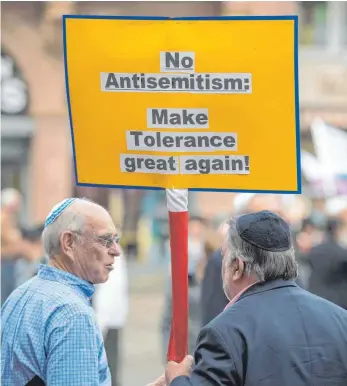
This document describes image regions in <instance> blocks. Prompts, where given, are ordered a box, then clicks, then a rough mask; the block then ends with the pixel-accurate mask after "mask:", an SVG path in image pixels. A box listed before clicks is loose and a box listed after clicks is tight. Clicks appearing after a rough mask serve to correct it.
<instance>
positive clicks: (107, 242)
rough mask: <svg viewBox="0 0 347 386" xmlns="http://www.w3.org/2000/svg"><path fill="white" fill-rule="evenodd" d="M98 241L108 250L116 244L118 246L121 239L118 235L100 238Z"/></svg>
mask: <svg viewBox="0 0 347 386" xmlns="http://www.w3.org/2000/svg"><path fill="white" fill-rule="evenodd" d="M96 240H97V241H98V242H99V243H100V244H101V245H102V246H104V247H106V248H111V247H112V245H113V244H114V243H115V244H117V245H119V243H120V237H119V236H117V235H116V236H112V235H107V236H98V237H97V238H96Z"/></svg>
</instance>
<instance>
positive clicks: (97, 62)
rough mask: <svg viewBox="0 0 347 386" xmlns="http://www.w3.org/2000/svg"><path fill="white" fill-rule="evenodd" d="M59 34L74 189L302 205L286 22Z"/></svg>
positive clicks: (97, 26) (174, 22)
mask: <svg viewBox="0 0 347 386" xmlns="http://www.w3.org/2000/svg"><path fill="white" fill-rule="evenodd" d="M63 24H64V51H65V72H66V84H67V94H68V105H69V113H70V123H71V130H72V138H73V150H74V158H75V170H76V179H77V183H78V184H81V185H96V186H118V187H129V186H131V187H144V188H176V189H185V188H190V189H195V190H230V191H247V192H251V191H262V192H293V193H300V191H301V183H300V137H299V136H300V130H299V108H298V105H299V101H298V71H297V67H298V52H297V51H298V42H297V38H298V36H297V17H296V16H282V17H275V16H274V17H221V18H176V19H169V18H160V17H158V18H155V17H153V18H137V17H134V18H122V17H111V16H105V17H102V16H75V15H70V16H64V21H63Z"/></svg>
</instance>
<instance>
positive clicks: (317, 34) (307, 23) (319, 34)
mask: <svg viewBox="0 0 347 386" xmlns="http://www.w3.org/2000/svg"><path fill="white" fill-rule="evenodd" d="M299 25H300V27H299V28H300V30H299V41H300V44H302V45H306V46H325V45H326V44H327V43H328V2H327V1H301V2H300V3H299Z"/></svg>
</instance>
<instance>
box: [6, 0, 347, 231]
mask: <svg viewBox="0 0 347 386" xmlns="http://www.w3.org/2000/svg"><path fill="white" fill-rule="evenodd" d="M69 13H70V14H71V13H73V14H76V13H77V14H106V15H107V14H116V15H144V16H145V15H147V16H149V15H154V16H156V15H158V16H159V15H167V16H218V15H273V14H299V15H300V56H299V58H300V71H299V79H300V107H301V131H302V144H303V147H305V148H307V149H308V150H312V141H311V138H310V132H309V127H310V123H311V122H312V120H313V119H314V118H315V117H316V116H321V117H322V118H323V119H325V120H326V121H327V122H328V123H330V124H332V125H335V126H337V127H342V128H345V129H347V4H346V2H324V1H323V2H315V1H313V2H160V1H156V2H102V1H98V2H75V3H74V2H4V3H2V40H1V47H2V50H3V51H2V68H3V69H4V68H5V69H7V70H8V71H7V72H6V73H5V74H4V71H2V80H1V81H2V155H1V161H2V181H1V183H2V187H5V186H15V187H17V188H18V189H20V190H21V191H22V193H23V194H24V198H25V199H24V202H25V206H24V211H23V213H24V214H23V216H24V218H25V220H26V222H29V223H39V222H42V221H43V220H44V218H45V216H46V214H47V213H48V211H49V210H50V208H51V207H52V205H54V204H55V203H56V202H57V201H59V200H61V199H63V198H65V197H67V196H70V195H72V194H78V195H86V196H88V197H91V198H93V199H95V200H97V201H99V202H102V203H103V204H104V205H106V206H111V207H112V208H115V209H114V210H115V212H116V214H115V216H118V217H119V218H117V221H118V222H119V223H121V222H122V221H123V220H124V218H123V217H122V216H123V215H122V214H120V213H119V209H120V207H121V205H120V203H121V202H122V201H123V199H124V200H125V202H126V203H127V207H131V208H132V213H134V214H133V215H132V216H130V217H133V218H132V219H130V220H129V221H130V224H128V225H126V226H125V228H129V229H130V228H132V227H133V226H134V224H136V216H138V213H140V207H139V205H140V202H141V200H140V198H141V197H139V195H138V194H134V193H131V192H130V193H129V192H126V191H125V192H120V191H119V190H117V191H116V190H113V191H112V192H111V193H110V190H107V189H96V188H89V189H87V188H84V189H82V188H76V187H75V183H74V176H73V164H72V149H71V141H70V129H69V122H68V114H67V106H66V95H65V80H64V66H63V52H62V28H61V15H62V14H69ZM5 75H6V77H7V78H6V77H5ZM279 131H280V128H279ZM110 194H111V199H110ZM123 196H124V197H123ZM140 196H141V195H140ZM232 197H233V195H232V194H226V193H194V194H193V196H192V200H191V201H192V203H193V204H194V205H195V210H198V211H200V213H201V214H203V215H206V216H213V215H214V214H216V213H219V212H222V213H223V212H225V211H226V210H229V209H230V206H231V203H232ZM128 217H129V216H128ZM127 221H128V220H127ZM129 232H130V231H129ZM134 237H135V236H131V237H130V238H134Z"/></svg>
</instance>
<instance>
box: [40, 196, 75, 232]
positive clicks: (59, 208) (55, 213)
mask: <svg viewBox="0 0 347 386" xmlns="http://www.w3.org/2000/svg"><path fill="white" fill-rule="evenodd" d="M75 200H76V198H66V199H65V200H63V201H61V202H60V203H59V204H57V205H55V206H54V207H53V209H52V210H51V212H50V213H49V215H48V216H47V218H46V222H45V228H47V227H48V225H51V224H52V223H53V222H54V221H55V220H56V219H57V218H58V217H59V216H60V215H61V214H62V213H63V212H64V210H65V209H66V208H67V207H69V206H70V205H71V204H72V203H73V202H74V201H75Z"/></svg>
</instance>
